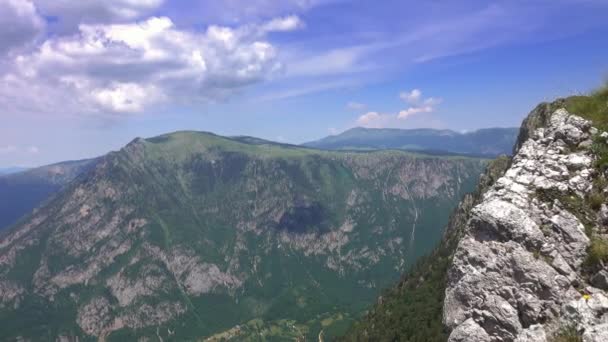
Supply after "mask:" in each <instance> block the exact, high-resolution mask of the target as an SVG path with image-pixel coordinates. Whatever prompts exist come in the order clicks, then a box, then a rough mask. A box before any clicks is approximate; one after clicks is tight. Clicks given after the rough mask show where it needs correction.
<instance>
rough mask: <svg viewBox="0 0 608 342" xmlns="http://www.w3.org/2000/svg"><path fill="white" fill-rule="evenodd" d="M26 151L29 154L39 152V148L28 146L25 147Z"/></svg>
mask: <svg viewBox="0 0 608 342" xmlns="http://www.w3.org/2000/svg"><path fill="white" fill-rule="evenodd" d="M27 152H28V153H31V154H37V153H40V149H39V148H38V147H37V146H30V147H28V148H27Z"/></svg>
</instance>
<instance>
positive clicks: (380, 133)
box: [303, 127, 519, 157]
mask: <svg viewBox="0 0 608 342" xmlns="http://www.w3.org/2000/svg"><path fill="white" fill-rule="evenodd" d="M518 131H519V130H518V129H517V128H487V129H479V130H476V131H472V132H466V133H459V132H455V131H452V130H449V129H432V128H417V129H398V128H364V127H355V128H351V129H349V130H346V131H344V132H342V133H340V134H336V135H332V136H328V137H326V138H323V139H321V140H317V141H312V142H309V143H305V144H303V146H308V147H314V148H320V149H327V150H380V149H402V150H432V151H445V152H450V153H462V154H469V155H480V156H488V157H494V156H497V155H501V154H510V153H511V150H512V147H513V144H514V142H515V140H516V139H517V134H518Z"/></svg>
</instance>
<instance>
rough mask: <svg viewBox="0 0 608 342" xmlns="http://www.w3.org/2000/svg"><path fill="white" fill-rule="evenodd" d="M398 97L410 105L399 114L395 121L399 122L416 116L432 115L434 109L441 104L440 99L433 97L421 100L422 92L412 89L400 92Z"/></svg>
mask: <svg viewBox="0 0 608 342" xmlns="http://www.w3.org/2000/svg"><path fill="white" fill-rule="evenodd" d="M399 97H400V98H401V99H402V100H403V101H405V102H406V103H408V104H410V105H412V106H411V107H409V108H407V109H405V110H402V111H400V112H399V114H398V115H397V119H400V120H406V119H409V118H410V117H412V116H413V115H416V114H424V113H432V112H434V111H435V107H436V106H438V105H439V104H441V102H443V100H442V99H440V98H434V97H429V98H426V99H423V97H422V91H420V90H419V89H414V90H412V91H409V92H407V91H405V92H401V94H399Z"/></svg>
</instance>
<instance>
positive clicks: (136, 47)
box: [0, 17, 293, 113]
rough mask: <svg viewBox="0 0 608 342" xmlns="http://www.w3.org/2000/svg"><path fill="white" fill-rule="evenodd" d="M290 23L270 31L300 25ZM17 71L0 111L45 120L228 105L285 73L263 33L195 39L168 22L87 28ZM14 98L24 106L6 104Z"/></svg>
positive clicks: (22, 60) (226, 32)
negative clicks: (25, 112) (41, 115)
mask: <svg viewBox="0 0 608 342" xmlns="http://www.w3.org/2000/svg"><path fill="white" fill-rule="evenodd" d="M283 20H285V19H284V18H283V19H281V22H276V23H274V24H272V25H271V26H276V27H274V28H275V29H277V28H283V29H285V28H288V27H290V26H291V25H293V23H291V21H293V19H288V21H289V22H288V23H283V22H282V21H283ZM270 23H272V21H271V22H270ZM281 23H282V24H281ZM267 25H268V24H267ZM281 25H282V26H281ZM278 26H281V27H278ZM12 64H13V67H12V68H11V71H10V72H9V73H5V74H4V75H0V77H2V80H3V81H4V82H1V83H2V84H0V104H1V105H4V107H12V108H13V109H16V107H23V106H24V105H23V104H25V103H27V104H28V105H27V107H28V108H27V109H29V110H33V111H43V112H57V111H59V110H61V111H62V112H65V111H70V110H71V111H73V112H98V113H103V112H108V111H109V112H115V113H130V112H139V111H143V110H145V109H146V108H148V107H149V106H150V105H152V104H158V103H163V102H165V101H169V100H172V101H178V102H179V101H183V102H187V103H192V102H197V101H214V100H221V99H223V98H225V97H226V96H229V95H231V94H233V93H234V92H236V91H238V90H240V89H242V88H243V87H246V86H248V85H250V84H253V83H256V82H260V81H263V80H265V79H267V78H269V77H272V75H273V74H276V73H277V72H279V71H280V70H281V69H282V66H281V64H280V63H279V62H278V59H277V52H276V48H275V47H274V46H273V45H272V44H270V43H269V42H267V41H265V40H264V37H263V36H260V28H259V27H252V26H243V27H237V28H228V27H221V26H210V27H208V28H207V29H206V30H205V31H203V32H194V31H185V30H180V29H178V28H176V27H175V25H174V23H173V22H172V21H171V19H169V18H166V17H152V18H149V19H147V20H144V21H141V22H138V23H133V24H112V25H102V24H95V25H85V24H83V25H80V27H79V32H78V34H73V35H68V36H55V37H51V38H49V39H48V40H46V41H45V42H44V43H43V44H41V45H40V47H39V48H38V49H37V50H35V51H33V52H31V53H29V54H22V55H20V56H18V57H16V58H14V59H13V60H12ZM15 98H17V99H18V100H17V102H19V104H18V105H17V104H15V103H7V102H11V101H12V102H14V99H15Z"/></svg>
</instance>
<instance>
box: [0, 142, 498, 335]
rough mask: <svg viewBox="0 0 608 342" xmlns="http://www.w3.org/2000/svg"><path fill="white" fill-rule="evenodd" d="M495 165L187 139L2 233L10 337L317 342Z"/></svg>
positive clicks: (109, 167) (422, 248)
mask: <svg viewBox="0 0 608 342" xmlns="http://www.w3.org/2000/svg"><path fill="white" fill-rule="evenodd" d="M486 164H487V160H484V159H477V158H468V157H458V156H448V157H446V156H435V155H425V154H419V153H411V152H405V151H375V152H342V151H321V150H316V149H308V148H303V147H298V146H290V145H281V144H274V143H267V142H264V141H261V140H257V139H252V138H243V137H238V138H225V137H221V136H217V135H213V134H210V133H202V132H177V133H172V134H167V135H163V136H159V137H155V138H150V139H136V140H134V141H133V142H131V143H130V144H128V145H127V146H126V147H125V148H123V149H121V150H120V151H118V152H113V153H110V154H108V155H106V156H104V157H102V158H100V159H99V160H98V161H97V162H96V163H95V164H94V166H93V167H92V169H90V170H89V171H87V172H85V173H83V174H81V175H80V176H79V177H77V178H76V179H75V180H74V181H73V182H71V183H70V184H69V185H68V186H67V187H66V188H65V189H64V190H63V191H60V192H59V193H57V195H55V196H54V197H53V198H52V199H51V200H49V201H48V202H47V203H45V204H44V205H43V206H42V207H41V208H39V209H38V210H36V211H35V212H33V213H32V214H31V215H29V216H28V217H27V218H25V219H23V220H21V221H20V222H19V223H18V224H17V225H15V226H13V227H12V228H11V229H10V230H8V231H6V232H5V233H4V234H3V235H2V236H0V322H2V329H0V340H15V339H32V340H45V341H46V340H55V339H61V338H63V340H69V339H71V340H74V339H75V338H78V339H79V340H90V339H101V340H106V341H125V340H138V339H144V340H146V339H154V340H164V341H168V340H175V341H184V340H197V339H201V338H205V337H207V338H209V340H216V341H219V340H223V339H224V340H225V339H233V340H239V341H243V340H255V341H257V340H260V339H262V340H293V339H302V338H304V339H308V340H313V339H314V340H317V339H318V338H319V337H321V338H327V339H330V338H332V336H336V335H339V334H342V333H343V332H344V331H345V330H346V328H347V327H348V326H349V325H350V322H352V321H353V319H354V318H356V317H358V314H359V313H360V312H361V311H362V310H363V309H364V308H366V307H367V306H368V305H369V304H370V303H372V302H373V300H374V299H375V298H376V296H377V295H378V293H379V291H380V289H382V288H385V287H386V286H388V285H389V284H391V283H393V282H394V281H396V280H397V279H398V277H399V275H400V274H401V273H402V272H404V271H405V270H406V269H407V268H408V267H409V266H410V265H412V264H413V263H414V262H415V261H416V260H417V258H418V257H419V256H421V255H424V254H426V253H428V252H429V251H430V250H431V249H432V248H433V246H434V245H435V244H436V243H437V241H438V240H439V239H440V237H441V235H442V229H443V227H444V226H445V224H446V223H447V221H448V216H449V213H450V211H451V210H452V209H453V208H454V207H455V206H456V204H457V203H458V201H459V200H460V199H461V198H462V196H463V195H464V194H465V193H467V192H470V191H471V190H472V189H473V188H474V186H475V184H476V183H477V181H478V179H479V176H480V174H481V173H482V171H483V169H484V168H485V166H486Z"/></svg>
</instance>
